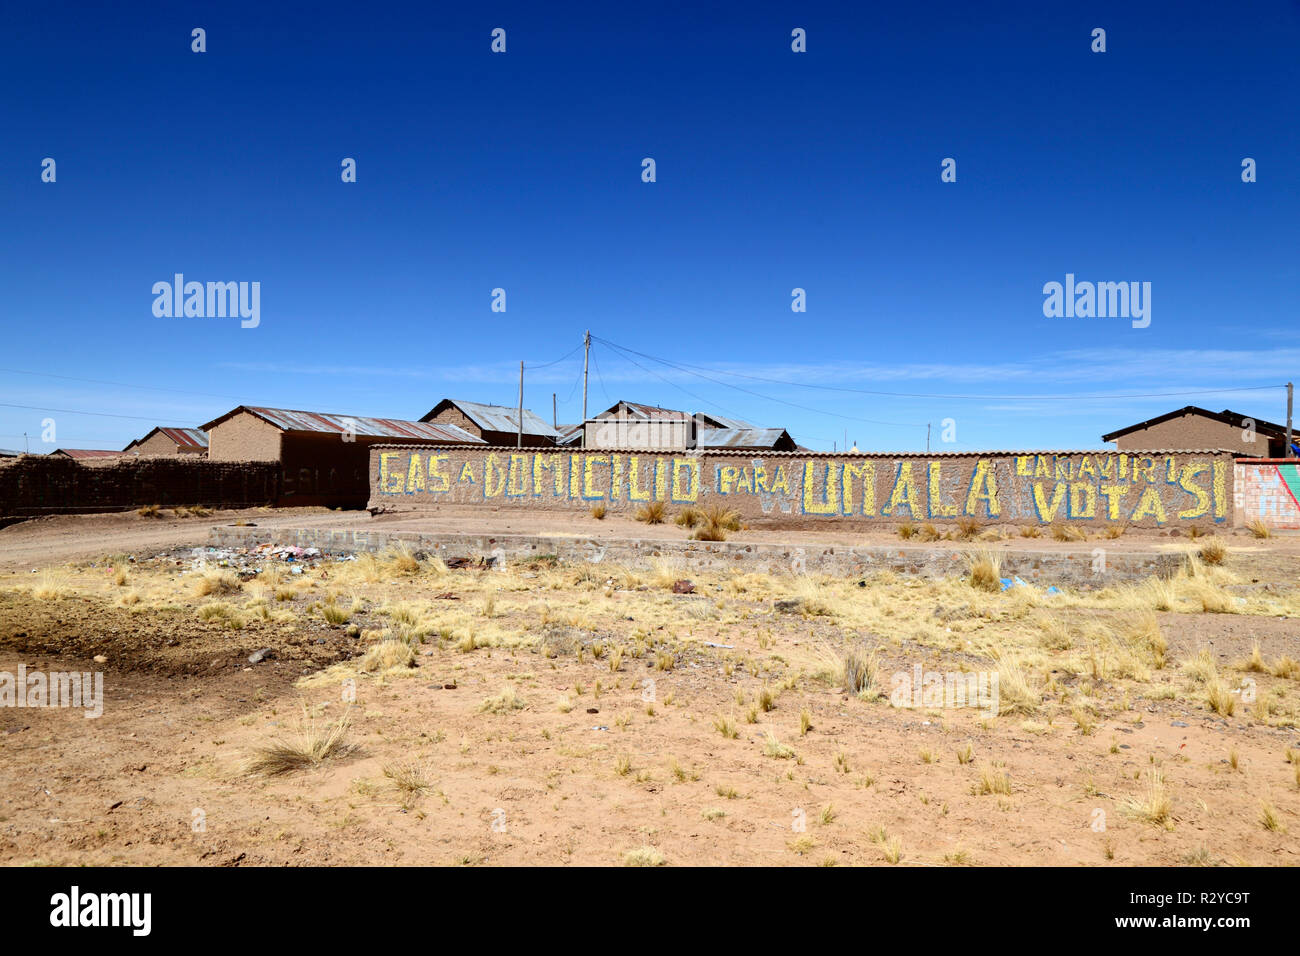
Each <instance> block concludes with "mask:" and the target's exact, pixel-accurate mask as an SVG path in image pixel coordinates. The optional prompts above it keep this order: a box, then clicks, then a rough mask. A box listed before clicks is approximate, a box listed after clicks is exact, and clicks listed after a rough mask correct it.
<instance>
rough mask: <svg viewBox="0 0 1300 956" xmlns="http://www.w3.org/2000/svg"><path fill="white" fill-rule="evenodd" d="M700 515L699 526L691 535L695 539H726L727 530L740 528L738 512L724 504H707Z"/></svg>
mask: <svg viewBox="0 0 1300 956" xmlns="http://www.w3.org/2000/svg"><path fill="white" fill-rule="evenodd" d="M700 516H701V520H700V526H699V527H698V528H696V529H695V533H694V534H693V535H691V538H692V539H693V540H695V541H726V540H727V532H729V531H739V530H740V514H739V513H738V512H736V511H733V510H731V509H730V508H728V507H726V506H725V505H717V504H714V505H709V506H708V507H707V508H705V509H704V510H703V511H702V512H700Z"/></svg>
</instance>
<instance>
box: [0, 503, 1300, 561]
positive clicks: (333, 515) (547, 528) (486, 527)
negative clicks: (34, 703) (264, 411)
mask: <svg viewBox="0 0 1300 956" xmlns="http://www.w3.org/2000/svg"><path fill="white" fill-rule="evenodd" d="M164 514H165V515H166V516H165V517H162V518H144V517H141V516H139V515H137V514H135V513H134V512H126V513H113V514H99V515H54V516H50V517H46V518H35V519H32V520H30V521H24V522H21V523H19V524H15V525H10V526H9V527H7V528H0V569H8V570H17V569H20V568H23V567H24V566H26V567H27V568H28V569H29V570H30V568H32V567H39V566H43V565H47V564H50V563H58V562H62V561H79V560H88V559H91V558H95V557H98V556H102V555H104V554H110V553H118V552H125V553H128V554H129V553H131V552H133V551H136V550H141V551H147V550H150V549H157V548H165V547H175V546H191V547H192V546H197V545H205V544H207V543H208V533H209V530H210V529H211V528H212V527H214V526H216V525H234V524H238V523H242V524H245V525H253V526H256V527H259V528H285V529H291V528H328V529H337V530H343V531H351V530H375V529H379V530H388V531H425V532H438V531H443V532H447V533H463V534H524V535H557V536H565V537H573V536H582V537H591V538H595V539H614V538H639V539H642V540H654V539H664V540H673V541H684V540H686V539H687V538H688V537H689V534H690V533H689V531H687V530H685V529H682V528H678V527H676V526H674V525H672V524H663V525H656V526H653V527H648V526H646V525H644V524H640V523H638V522H636V521H634V520H632V519H631V518H629V517H619V516H615V515H613V514H611V515H609V516H608V517H606V518H604V519H603V520H601V521H596V520H594V519H592V518H591V517H590V516H588V515H586V514H585V513H581V512H574V513H570V512H523V511H519V510H515V509H510V508H501V509H495V510H492V511H486V512H485V511H484V510H483V509H481V508H469V507H455V506H446V507H443V508H441V509H438V510H437V511H433V512H422V513H392V514H381V515H377V516H375V517H372V516H371V515H370V514H369V513H368V512H365V511H331V510H329V509H326V508H275V509H273V508H252V509H245V510H237V511H219V512H216V513H214V514H212V515H210V516H208V517H202V518H198V517H194V516H190V515H187V516H185V517H182V518H178V517H175V516H173V515H172V513H171V512H164ZM1006 530H1007V532H1008V535H1009V536H1008V537H1007V538H1006V539H1005V540H1003V541H1001V542H996V543H990V542H975V543H973V544H971V543H966V544H963V543H961V542H944V545H945V546H946V547H954V546H955V547H962V546H965V547H988V548H991V549H994V550H996V549H998V548H1016V549H1018V550H1042V551H1051V550H1078V548H1079V545H1078V544H1077V543H1075V542H1059V541H1053V540H1052V539H1051V538H1050V537H1048V536H1046V534H1045V535H1044V536H1043V537H1039V538H1023V537H1019V536H1017V535H1015V533H1014V532H1015V530H1016V529H1014V528H1011V527H1009V526H1008V528H1007V529H1006ZM1206 530H1209V528H1208V526H1207V529H1206ZM1216 533H1217V534H1219V535H1221V536H1224V537H1226V538H1228V539H1230V540H1232V541H1233V546H1234V548H1236V549H1237V550H1239V551H1245V552H1248V551H1251V550H1252V547H1253V545H1252V539H1251V537H1250V535H1249V534H1248V533H1247V532H1246V531H1244V530H1242V529H1236V530H1234V529H1220V530H1218V531H1217V532H1216ZM739 539H743V540H745V541H754V542H765V543H781V544H787V543H788V544H792V545H798V546H808V545H810V544H827V545H836V544H854V545H869V544H878V545H888V546H890V547H895V548H924V547H926V545H924V544H923V543H921V542H918V541H910V542H909V541H901V540H900V539H899V537H898V535H897V534H895V533H894V532H892V531H888V530H884V529H872V530H851V531H838V532H836V531H828V530H822V529H815V530H811V531H806V530H805V531H791V530H784V529H783V530H773V529H764V528H752V529H747V530H746V531H745V532H744V533H743V535H741V536H738V540H739ZM1092 540H1094V541H1096V542H1098V543H1104V545H1105V547H1107V548H1111V549H1115V550H1130V549H1131V550H1135V551H1152V550H1156V551H1158V550H1187V549H1188V548H1189V547H1191V546H1192V542H1190V541H1189V540H1188V539H1187V538H1186V537H1180V536H1173V535H1171V534H1170V533H1169V532H1160V531H1154V530H1132V531H1128V532H1126V533H1125V535H1124V536H1123V537H1121V538H1117V539H1113V540H1109V539H1106V540H1103V539H1101V538H1099V537H1096V536H1094V537H1093V539H1092ZM1258 550H1259V553H1262V554H1265V553H1266V554H1267V555H1268V556H1270V557H1273V556H1295V557H1298V558H1300V535H1284V536H1279V537H1276V538H1273V539H1271V540H1270V541H1269V542H1268V546H1267V548H1261V549H1258Z"/></svg>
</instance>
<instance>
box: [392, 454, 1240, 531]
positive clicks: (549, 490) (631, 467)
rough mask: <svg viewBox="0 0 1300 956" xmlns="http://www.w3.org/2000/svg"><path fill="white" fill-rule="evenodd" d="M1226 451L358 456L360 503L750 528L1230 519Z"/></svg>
mask: <svg viewBox="0 0 1300 956" xmlns="http://www.w3.org/2000/svg"><path fill="white" fill-rule="evenodd" d="M1232 466H1233V459H1232V456H1231V455H1230V454H1227V453H1223V454H1186V453H1181V452H1168V453H1147V454H1142V455H1128V454H1124V453H1122V452H1114V453H1112V452H1096V453H1087V454H1082V453H1052V452H1042V453H1026V454H999V455H979V454H960V455H934V456H925V455H902V456H861V455H847V454H840V455H801V454H797V453H781V452H759V453H736V452H703V453H698V454H696V453H689V454H680V455H672V454H653V453H645V452H637V451H625V452H611V451H605V450H599V451H591V450H588V451H586V452H582V451H575V452H564V451H532V450H524V451H522V452H512V451H507V450H504V449H501V450H495V451H486V450H483V449H468V448H455V447H451V448H429V447H426V448H417V447H414V446H412V447H408V448H396V447H391V446H390V447H383V446H378V447H375V448H372V449H371V450H370V507H371V508H382V509H386V510H402V509H418V508H422V507H430V506H436V505H438V504H441V503H456V504H485V505H489V506H491V507H504V506H517V507H520V508H542V509H554V508H560V509H583V510H585V509H587V508H590V507H591V506H592V505H594V504H596V503H597V502H602V503H604V504H605V505H606V506H607V507H608V508H609V509H610V510H611V511H616V512H617V511H632V510H634V509H635V508H637V507H638V506H639V505H641V504H643V503H644V502H647V501H651V500H657V501H663V502H665V503H667V504H668V505H669V509H668V510H669V513H672V512H673V511H675V510H677V509H678V508H680V507H682V506H685V505H701V506H707V505H710V504H714V503H720V504H723V505H725V506H726V507H728V508H733V509H735V510H736V511H737V512H739V513H740V514H741V515H742V516H744V517H745V518H747V519H749V520H750V521H751V522H753V523H755V524H778V525H779V524H788V525H791V526H794V525H796V524H798V525H807V524H809V523H818V522H828V521H832V522H845V523H858V522H862V523H877V522H885V523H890V524H893V523H898V522H905V521H908V520H915V521H932V522H936V523H940V522H955V521H956V520H958V519H959V518H963V517H971V518H975V519H976V520H978V521H980V522H981V523H983V524H1000V523H1009V524H1051V523H1052V522H1053V521H1062V522H1068V523H1083V524H1108V523H1115V522H1121V523H1130V524H1134V525H1139V526H1158V527H1163V526H1167V525H1178V524H1183V525H1190V524H1196V523H1199V524H1202V525H1211V524H1221V523H1229V524H1230V523H1231V521H1232V504H1233V501H1232V493H1231V482H1232V479H1233V471H1232Z"/></svg>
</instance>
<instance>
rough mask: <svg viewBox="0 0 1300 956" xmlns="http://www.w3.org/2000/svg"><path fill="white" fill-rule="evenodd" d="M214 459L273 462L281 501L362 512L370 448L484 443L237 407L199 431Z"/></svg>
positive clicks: (460, 433) (439, 426)
mask: <svg viewBox="0 0 1300 956" xmlns="http://www.w3.org/2000/svg"><path fill="white" fill-rule="evenodd" d="M203 430H204V431H205V432H207V434H208V458H209V459H210V460H212V461H275V462H279V463H280V466H281V472H282V481H281V489H280V498H279V503H280V504H282V505H326V506H329V507H342V508H363V507H365V504H366V499H367V497H368V496H369V493H370V479H369V467H370V446H371V445H376V444H385V445H482V444H485V442H484V441H483V439H481V438H479V437H478V436H476V435H471V434H469V433H468V432H467V431H465V430H464V429H462V428H459V427H458V426H456V425H452V424H448V423H444V422H411V421H403V420H401V419H393V418H366V417H364V416H361V415H336V414H332V413H324V412H305V411H298V410H294V409H286V408H266V407H262V406H252V405H240V406H239V407H238V408H235V409H232V410H231V411H228V412H226V414H224V415H222V416H221V417H220V418H216V419H213V420H212V421H210V422H208V423H207V424H206V425H204V426H203Z"/></svg>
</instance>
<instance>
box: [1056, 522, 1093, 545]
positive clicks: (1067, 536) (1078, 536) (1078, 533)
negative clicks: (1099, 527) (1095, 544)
mask: <svg viewBox="0 0 1300 956" xmlns="http://www.w3.org/2000/svg"><path fill="white" fill-rule="evenodd" d="M1052 538H1053V540H1056V541H1085V540H1087V538H1088V536H1087V535H1086V534H1085V533H1084V531H1083V529H1082V528H1076V527H1074V526H1073V525H1068V524H1059V523H1058V524H1053V525H1052Z"/></svg>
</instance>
